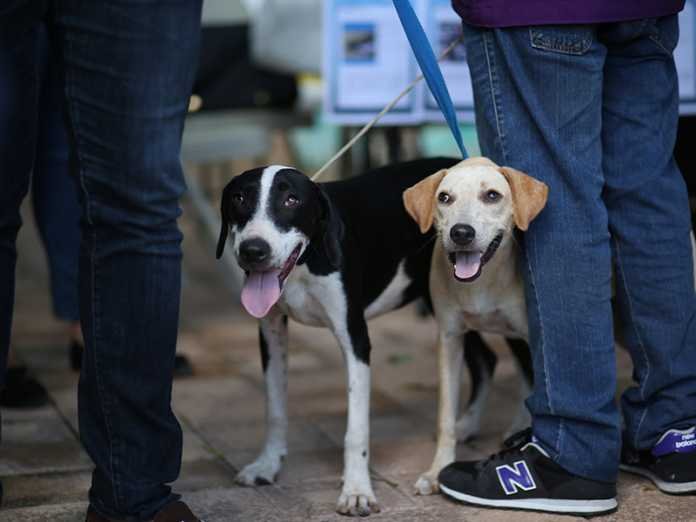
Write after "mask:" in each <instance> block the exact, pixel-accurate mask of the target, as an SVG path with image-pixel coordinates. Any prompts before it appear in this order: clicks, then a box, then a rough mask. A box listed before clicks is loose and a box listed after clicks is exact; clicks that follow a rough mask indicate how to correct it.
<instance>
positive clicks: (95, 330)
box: [65, 41, 122, 509]
mask: <svg viewBox="0 0 696 522" xmlns="http://www.w3.org/2000/svg"><path fill="white" fill-rule="evenodd" d="M67 45H68V46H69V48H72V47H73V43H72V41H67ZM68 50H70V49H68ZM65 76H66V79H65V83H66V91H67V93H68V95H69V97H70V100H74V96H75V92H74V90H73V88H72V87H73V82H71V81H69V79H68V77H67V73H66V75H65ZM68 111H69V113H70V119H71V120H72V122H73V134H74V140H75V142H77V141H79V138H78V132H77V127H78V119H79V118H78V115H77V110H75V106H74V102H72V101H71V102H69V103H68ZM75 154H76V156H77V159H78V168H77V173H78V178H79V180H80V189H81V191H82V194H83V201H84V209H85V221H86V222H87V223H88V224H89V225H91V226H94V221H93V220H92V213H91V204H90V203H91V201H90V198H89V191H88V190H87V184H86V180H85V173H84V169H83V165H84V162H83V161H82V160H83V157H82V155H81V153H80V147H78V146H77V143H76V146H75ZM96 244H97V239H96V232H94V229H93V230H92V233H91V237H90V245H89V259H90V264H91V270H90V274H89V277H90V279H91V281H90V288H91V289H92V294H91V295H90V299H91V301H92V356H93V357H94V369H95V376H94V377H95V380H96V382H97V395H98V397H99V406H100V407H101V410H102V415H103V416H104V424H105V426H106V432H107V437H108V441H109V466H110V468H111V481H112V488H113V492H112V493H113V495H114V500H115V501H116V506H115V507H116V509H118V508H119V507H120V505H121V504H122V501H121V495H120V489H121V488H120V484H119V480H118V474H117V472H116V468H117V466H116V465H115V462H116V460H117V459H116V457H115V451H114V446H115V444H114V436H113V429H112V426H111V421H110V415H109V414H108V410H109V408H108V407H107V403H106V401H105V399H104V397H105V392H104V386H103V384H102V381H101V379H100V371H99V358H98V356H97V354H98V350H97V339H98V337H99V321H98V319H97V315H98V314H97V313H96V310H97V308H98V306H99V302H98V298H97V295H98V292H97V291H96V280H97V278H96V272H97V260H96Z"/></svg>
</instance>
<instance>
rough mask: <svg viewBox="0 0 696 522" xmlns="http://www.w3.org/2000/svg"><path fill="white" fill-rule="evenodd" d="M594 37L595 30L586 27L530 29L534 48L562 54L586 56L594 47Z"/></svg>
mask: <svg viewBox="0 0 696 522" xmlns="http://www.w3.org/2000/svg"><path fill="white" fill-rule="evenodd" d="M593 37H594V32H593V30H592V29H591V28H590V27H588V26H584V25H580V26H579V25H564V26H540V27H530V28H529V40H530V42H531V45H532V47H534V48H535V49H541V50H544V51H551V52H556V53H561V54H574V55H582V54H585V53H586V52H587V51H589V50H590V47H591V46H592V41H593Z"/></svg>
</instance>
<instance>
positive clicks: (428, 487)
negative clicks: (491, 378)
mask: <svg viewBox="0 0 696 522" xmlns="http://www.w3.org/2000/svg"><path fill="white" fill-rule="evenodd" d="M547 194H548V187H547V186H546V185H545V184H543V183H541V182H540V181H537V180H535V179H534V178H532V177H530V176H528V175H526V174H524V173H522V172H519V171H517V170H514V169H512V168H509V167H500V166H498V165H496V164H495V163H493V162H492V161H491V160H489V159H487V158H470V159H467V160H464V161H462V162H460V163H458V164H456V165H454V166H453V167H450V168H447V169H443V170H440V171H438V172H437V173H435V174H433V175H431V176H429V177H428V178H426V179H424V180H423V181H421V182H419V183H418V184H416V185H414V186H413V187H411V188H409V189H407V190H406V191H405V192H404V194H403V200H404V205H405V207H406V210H407V211H408V213H409V214H410V216H411V217H412V218H413V219H414V220H415V221H416V222H417V223H418V225H419V227H420V230H421V232H423V233H425V232H427V231H428V230H430V228H431V227H432V226H433V224H434V225H435V230H436V232H437V236H438V239H437V241H436V244H435V247H434V252H433V257H432V264H431V271H430V292H431V295H432V301H433V306H434V311H435V317H436V320H437V323H438V328H439V368H440V405H439V415H438V417H439V418H438V435H437V450H436V453H435V458H434V460H433V463H432V465H431V467H430V469H429V470H428V471H427V472H425V473H424V474H423V475H421V476H420V478H419V479H418V481H417V482H416V484H415V490H416V493H418V494H421V495H428V494H431V493H435V492H437V491H438V483H437V476H438V473H439V472H440V470H441V469H442V468H443V467H444V466H446V465H447V464H449V463H451V462H452V461H454V458H455V448H456V443H457V429H456V419H457V413H458V402H459V391H460V376H461V371H462V358H463V353H464V350H463V346H464V337H465V335H466V333H467V332H468V331H471V330H478V331H480V332H487V333H495V334H501V335H504V336H505V337H508V338H519V339H523V340H525V341H526V340H527V337H528V331H527V310H526V306H525V299H524V287H523V281H522V276H521V272H520V268H519V267H518V255H517V252H516V248H517V247H516V243H515V240H514V237H513V231H514V228H515V227H517V228H518V229H520V230H523V231H524V230H527V227H528V226H529V223H530V222H531V221H532V220H533V219H534V218H535V217H536V216H537V215H538V214H539V213H540V212H541V211H542V209H543V208H544V206H545V204H546V199H547ZM527 392H528V390H525V391H524V392H523V393H525V395H526V393H527ZM529 422H530V419H529V414H528V413H527V411H526V409H525V408H524V403H523V402H520V411H519V412H518V415H517V417H516V419H515V421H514V422H513V427H512V429H516V428H520V429H521V428H524V427H526V426H528V425H529ZM460 424H461V422H460ZM460 430H461V426H460Z"/></svg>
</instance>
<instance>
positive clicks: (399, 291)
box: [365, 260, 412, 319]
mask: <svg viewBox="0 0 696 522" xmlns="http://www.w3.org/2000/svg"><path fill="white" fill-rule="evenodd" d="M405 266H406V260H403V261H401V263H399V266H398V267H397V269H396V274H395V275H394V278H393V279H392V280H391V281H390V282H389V284H388V285H387V287H386V288H385V289H384V291H383V292H382V293H381V294H380V295H379V296H378V297H377V299H375V300H374V301H373V302H372V303H370V306H368V307H367V308H366V309H365V318H366V319H372V318H373V317H376V316H378V315H381V314H383V313H386V312H389V311H391V310H394V309H395V308H396V307H397V306H399V305H400V304H401V303H402V302H403V299H404V291H405V290H406V289H407V288H408V285H410V284H411V281H412V279H411V278H410V277H408V275H406V268H405Z"/></svg>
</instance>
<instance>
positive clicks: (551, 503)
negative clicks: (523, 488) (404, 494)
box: [440, 484, 618, 515]
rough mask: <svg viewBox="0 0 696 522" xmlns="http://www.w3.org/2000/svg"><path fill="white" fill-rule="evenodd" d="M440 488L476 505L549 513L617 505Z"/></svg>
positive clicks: (586, 512)
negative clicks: (483, 495)
mask: <svg viewBox="0 0 696 522" xmlns="http://www.w3.org/2000/svg"><path fill="white" fill-rule="evenodd" d="M440 490H441V491H442V492H443V493H444V494H446V495H448V496H450V497H452V498H454V499H457V500H460V501H462V502H466V503H468V504H475V505H477V506H486V507H493V508H506V509H510V508H512V509H527V510H530V511H546V512H549V513H567V514H582V515H600V514H602V513H609V512H611V511H614V510H615V509H616V507H617V505H618V504H617V502H616V499H615V498H607V499H601V500H560V499H553V498H518V499H510V500H507V499H490V498H481V497H474V496H472V495H466V494H464V493H459V492H458V491H454V490H452V489H449V488H448V487H446V486H443V485H442V484H440Z"/></svg>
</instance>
